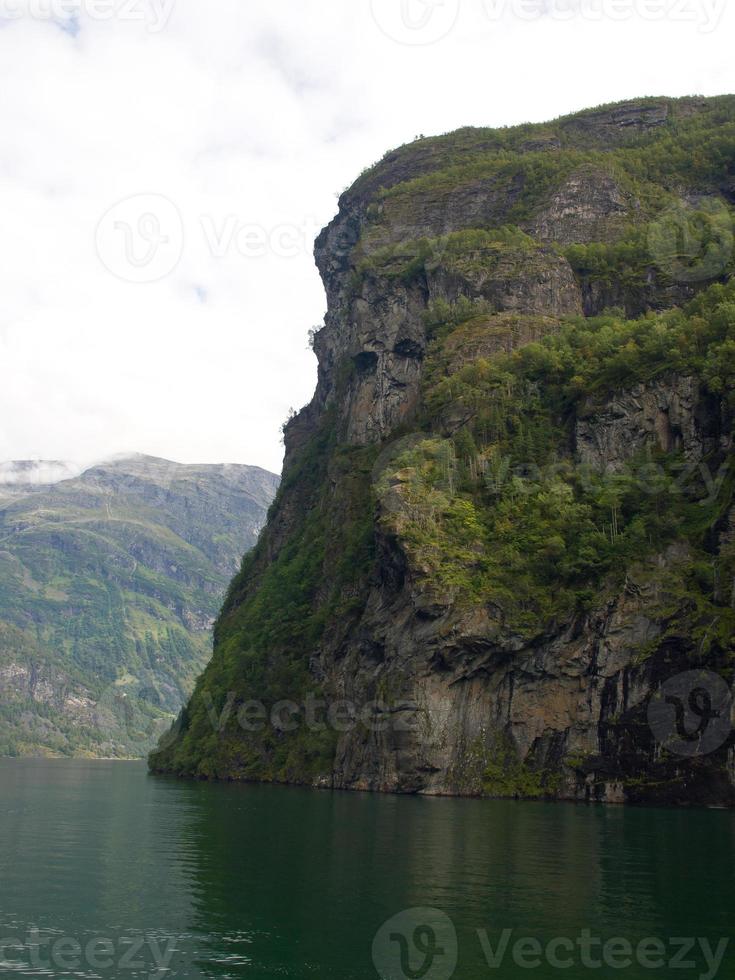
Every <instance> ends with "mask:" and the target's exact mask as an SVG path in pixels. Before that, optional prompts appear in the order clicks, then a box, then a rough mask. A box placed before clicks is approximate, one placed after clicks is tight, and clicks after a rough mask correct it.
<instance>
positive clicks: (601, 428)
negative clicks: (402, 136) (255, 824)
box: [151, 96, 735, 804]
mask: <svg viewBox="0 0 735 980" xmlns="http://www.w3.org/2000/svg"><path fill="white" fill-rule="evenodd" d="M734 203H735V97H732V96H726V97H721V98H715V99H702V98H687V99H682V100H671V99H665V98H656V99H644V100H640V101H636V102H628V103H624V104H620V105H613V106H605V107H602V108H598V109H593V110H589V111H586V112H582V113H579V114H577V115H574V116H570V117H567V118H563V119H560V120H557V121H555V122H552V123H548V124H545V125H526V126H521V127H516V128H513V129H503V130H484V129H466V130H460V131H459V132H456V133H453V134H450V135H448V136H442V137H438V138H431V139H421V140H419V141H417V142H415V143H413V144H410V145H408V146H404V147H402V148H401V149H398V150H396V151H394V152H392V153H389V154H388V155H387V156H386V157H385V159H384V160H383V161H381V162H380V163H379V164H378V165H376V166H375V167H373V168H371V169H369V170H368V171H366V172H365V173H364V174H363V175H362V176H361V177H360V178H359V179H358V181H357V182H356V183H355V185H354V186H353V187H352V188H351V189H350V190H348V191H347V192H346V193H345V194H344V195H343V197H342V198H341V200H340V209H339V214H338V215H337V217H336V218H335V219H334V221H333V222H332V223H331V224H330V226H329V227H328V228H327V229H325V231H324V232H323V233H322V235H321V236H320V238H319V239H318V241H317V245H316V260H317V264H318V267H319V269H320V272H321V275H322V278H323V280H324V285H325V288H326V291H327V296H328V302H329V310H328V314H327V317H326V322H325V326H324V328H323V329H322V330H321V331H320V332H318V333H317V334H316V336H315V338H314V347H315V351H316V354H317V356H318V360H319V376H318V386H317V389H316V393H315V395H314V399H313V401H312V402H311V404H310V405H309V406H307V407H306V408H305V409H304V410H303V411H302V412H301V413H300V414H299V415H298V416H297V417H296V418H294V419H293V420H292V421H290V423H289V425H288V426H287V429H286V448H287V456H286V465H285V471H284V478H283V481H282V484H281V487H280V490H279V493H278V497H277V501H276V504H275V506H274V508H273V511H272V514H271V518H270V521H269V524H268V527H267V529H266V531H265V532H264V534H263V536H262V537H261V539H260V541H259V543H258V545H257V547H256V548H255V550H254V551H253V552H252V553H251V555H250V556H249V557H248V558H247V559H246V561H245V563H244V565H243V569H242V571H241V573H240V574H239V576H238V577H237V578H236V579H235V580H234V582H233V584H232V586H231V587H230V591H229V594H228V597H227V600H226V602H225V605H224V608H223V611H222V613H221V616H220V618H219V620H218V623H217V625H216V628H215V653H214V658H213V660H212V662H211V664H210V665H209V666H208V668H207V670H206V672H205V673H204V675H203V677H202V678H201V679H200V680H199V682H198V683H197V686H196V689H195V692H194V695H193V697H192V699H191V701H190V703H189V705H188V706H187V708H186V709H185V710H184V711H183V712H182V715H181V716H180V718H179V720H178V722H177V724H176V726H175V727H174V729H173V730H172V732H171V733H170V735H169V736H168V737H167V738H166V739H164V741H163V742H162V743H161V747H160V749H159V751H158V752H156V753H155V754H154V755H153V756H152V758H151V767H152V769H153V770H154V771H159V772H176V773H180V774H185V775H195V776H204V777H218V778H234V779H251V780H271V781H285V782H295V783H304V784H313V785H319V786H331V787H337V788H344V789H361V790H378V791H393V792H410V793H425V794H467V795H490V796H532V797H538V796H548V797H555V798H565V799H579V800H585V799H595V800H606V801H615V802H623V801H628V802H678V803H685V802H699V803H725V804H733V803H735V762H734V761H733V760H734V759H735V739H734V738H733V735H732V719H731V713H732V688H733V666H734V661H733V656H734V653H735V651H734V649H733V628H734V627H735V508H734V507H733V499H732V494H733V483H734V482H735V481H734V478H733V467H732V449H733V442H732V438H733V412H734V411H735V283H733V281H732V279H731V276H732V272H733V262H734V253H733V241H734V238H733V204H734ZM251 702H253V703H251ZM254 702H260V705H259V704H258V703H254Z"/></svg>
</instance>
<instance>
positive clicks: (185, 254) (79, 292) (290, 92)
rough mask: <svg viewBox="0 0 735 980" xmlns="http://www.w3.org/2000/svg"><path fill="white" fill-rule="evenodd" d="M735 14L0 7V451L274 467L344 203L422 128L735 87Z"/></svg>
mask: <svg viewBox="0 0 735 980" xmlns="http://www.w3.org/2000/svg"><path fill="white" fill-rule="evenodd" d="M542 8H543V11H544V12H543V14H539V10H540V9H542ZM734 8H735V4H733V3H732V2H731V3H730V4H729V5H728V4H727V3H726V2H725V0H690V2H687V0H517V2H514V0H484V2H483V0H432V2H431V3H428V2H426V3H425V2H424V0H372V2H371V0H206V2H205V0H33V2H29V0H0V25H1V26H0V73H1V77H0V92H1V93H2V94H1V95H0V173H1V175H2V176H1V180H2V183H1V185H0V216H1V218H0V260H1V263H2V266H1V267H2V288H0V372H1V373H0V459H27V458H47V459H48V458H52V459H53V458H61V459H72V460H80V461H85V460H90V461H91V460H93V459H100V458H103V457H106V456H109V455H112V454H116V453H121V452H132V451H140V452H145V453H150V454H152V455H158V456H165V457H168V458H173V459H177V460H180V461H183V462H240V463H254V464H258V465H261V466H265V467H267V468H269V469H272V470H279V469H280V465H281V458H282V452H283V448H282V445H281V443H280V425H281V423H282V422H283V420H284V418H285V417H286V415H287V414H288V411H289V408H291V407H294V408H299V407H300V406H301V405H303V404H304V403H306V402H307V401H308V400H309V398H310V397H311V394H312V391H313V388H314V384H315V380H316V362H315V360H314V357H313V355H312V354H311V353H310V352H309V350H308V346H307V332H308V330H309V328H310V327H313V326H315V325H317V324H319V323H320V322H321V320H322V317H323V315H324V307H325V300H324V293H323V290H322V287H321V283H320V280H319V276H318V273H317V271H316V268H315V266H314V264H313V259H312V255H311V252H312V244H313V239H314V237H315V234H316V232H317V230H318V229H319V228H320V227H321V226H322V225H323V224H325V223H326V222H327V221H329V220H330V219H331V217H332V216H333V214H334V213H335V210H336V206H337V195H338V193H339V192H340V191H341V190H343V189H344V187H345V186H347V185H348V184H349V183H351V182H352V180H353V179H354V178H355V177H356V176H357V175H358V174H359V172H360V171H361V170H362V169H363V168H364V167H365V166H366V165H368V164H370V163H372V162H374V161H375V160H376V159H378V158H379V157H381V156H382V155H383V153H384V152H385V151H386V150H387V149H389V148H391V147H393V146H395V145H398V144H400V143H403V142H406V141H407V140H410V139H412V138H413V137H414V136H416V135H417V134H419V133H424V134H427V135H429V134H435V133H441V132H446V131H447V130H451V129H454V128H457V127H459V126H465V125H478V126H479V125H490V126H500V125H506V124H513V123H519V122H523V121H541V120H544V119H547V118H551V117H555V116H558V115H560V114H562V113H566V112H570V111H573V110H576V109H581V108H584V107H586V106H590V105H597V104H599V103H602V102H610V101H613V100H618V99H625V98H629V97H633V96H639V95H654V94H656V95H657V94H666V95H672V96H676V95H686V94H691V93H700V94H705V95H715V94H720V93H724V92H733V91H735V59H734V58H733V54H732V42H733V38H735V9H734Z"/></svg>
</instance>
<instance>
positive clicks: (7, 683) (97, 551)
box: [0, 456, 278, 756]
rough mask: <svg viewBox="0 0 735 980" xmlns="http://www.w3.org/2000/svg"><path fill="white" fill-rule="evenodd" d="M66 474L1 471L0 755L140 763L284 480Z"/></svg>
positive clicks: (178, 469) (163, 473) (161, 464)
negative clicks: (118, 758)
mask: <svg viewBox="0 0 735 980" xmlns="http://www.w3.org/2000/svg"><path fill="white" fill-rule="evenodd" d="M70 473H71V471H70V470H69V469H68V468H66V469H65V468H64V464H57V463H56V464H55V463H45V464H38V463H33V464H30V463H26V464H23V463H15V464H5V465H4V466H3V467H2V469H0V479H2V480H4V481H5V482H3V483H0V752H2V753H6V754H7V753H11V754H18V753H19V754H29V753H37V752H51V753H64V754H67V753H84V754H93V755H106V756H117V755H123V756H129V755H135V756H140V755H144V754H145V752H146V751H147V749H148V748H149V747H150V745H151V744H154V743H155V737H156V736H157V735H158V734H160V731H161V726H162V725H165V724H166V720H167V719H169V720H170V718H171V716H172V715H175V714H176V712H177V711H178V709H179V707H180V705H181V703H182V701H183V700H184V699H185V697H186V696H187V695H188V694H189V693H190V691H191V688H192V685H193V682H194V679H195V677H196V676H197V674H198V673H199V672H200V671H201V669H202V668H203V666H204V664H205V663H206V661H207V659H208V657H209V653H210V643H211V639H210V637H211V634H210V627H211V623H212V621H213V619H214V616H215V615H216V612H217V609H218V607H219V604H220V602H221V598H222V594H223V592H224V590H225V586H226V583H227V581H228V579H229V578H230V577H231V575H232V574H233V572H234V571H235V570H236V569H237V566H238V563H239V560H240V556H241V554H242V552H243V551H245V550H247V549H248V548H250V547H252V545H254V544H255V541H256V539H257V536H258V533H259V531H260V528H261V527H262V525H263V524H264V522H265V516H266V512H267V509H268V506H269V504H270V502H271V500H272V498H273V495H274V493H275V490H276V486H277V483H278V481H277V478H276V477H275V476H273V475H272V474H270V473H267V472H265V471H264V470H259V469H257V468H255V467H247V466H185V465H180V464H177V463H170V462H168V461H166V460H158V459H153V458H151V457H145V456H138V457H132V458H129V459H118V460H115V461H112V462H109V463H105V464H101V465H98V466H94V467H92V468H90V469H87V470H86V471H85V472H83V473H82V474H80V475H78V476H74V475H70ZM47 479H56V480H58V481H59V482H54V483H44V482H43V481H44V480H47Z"/></svg>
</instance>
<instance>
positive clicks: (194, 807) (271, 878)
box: [0, 761, 735, 980]
mask: <svg viewBox="0 0 735 980" xmlns="http://www.w3.org/2000/svg"><path fill="white" fill-rule="evenodd" d="M734 833H735V815H734V814H732V813H729V812H716V811H706V810H701V811H695V810H692V811H675V810H622V809H604V808H586V807H575V806H566V805H544V804H519V803H490V802H479V801H470V800H434V799H420V798H396V797H376V796H369V795H352V794H341V793H337V794H332V793H323V792H311V791H307V790H298V789H282V788H275V787H245V786H217V785H207V784H201V783H186V782H178V781H175V780H167V779H152V778H150V777H148V776H147V774H146V772H145V768H144V767H142V766H139V765H126V764H122V763H109V764H108V763H84V762H56V761H54V762H16V761H12V762H11V761H0V837H1V838H2V840H3V843H4V845H5V846H4V847H3V848H0V880H2V886H3V887H2V892H1V893H0V939H1V938H2V937H3V936H8V937H13V936H20V935H25V936H26V937H27V933H28V930H29V929H31V928H32V927H37V928H38V929H39V930H41V933H42V935H43V936H44V938H45V939H48V940H49V941H50V940H51V939H58V938H60V937H67V938H68V937H71V938H72V939H74V940H75V941H77V942H78V944H79V946H80V947H82V948H83V951H84V949H86V947H87V946H88V944H89V943H90V942H91V941H92V940H95V939H96V940H108V941H109V943H110V944H111V945H112V947H113V952H114V956H113V962H112V964H111V965H110V966H107V967H104V966H99V965H96V964H94V963H90V962H89V961H88V958H87V959H86V960H85V955H82V957H81V962H80V963H79V965H78V967H77V968H75V969H73V970H69V971H68V972H65V971H63V970H60V969H58V968H57V969H55V970H54V969H51V968H46V969H45V970H44V969H43V968H40V969H39V968H32V964H31V965H30V966H28V968H23V969H20V968H19V965H18V964H20V963H21V960H22V956H21V955H20V952H19V950H17V949H14V948H11V949H10V950H9V952H8V953H7V956H6V958H5V965H4V966H0V976H2V977H5V976H17V975H34V976H39V975H46V976H64V977H65V976H75V977H90V978H91V977H104V978H108V977H109V978H113V977H115V978H117V977H120V976H125V977H129V978H131V980H137V978H138V977H141V978H142V977H147V978H148V977H149V976H150V975H151V973H152V972H153V968H154V966H155V965H156V962H155V959H156V956H157V955H158V953H157V949H158V952H159V953H160V951H163V952H164V953H165V954H166V955H170V956H171V959H170V961H169V960H166V965H170V966H171V968H172V969H171V971H170V972H169V973H162V974H159V976H161V977H163V976H172V975H173V976H176V977H182V978H192V980H196V978H199V977H210V978H215V977H219V978H222V977H238V978H239V977H247V978H252V980H260V978H273V977H299V978H302V977H308V976H314V977H319V978H320V980H331V978H335V980H337V978H339V980H352V978H354V980H363V978H365V980H368V978H374V977H375V976H376V971H375V968H374V966H373V962H372V943H373V937H374V936H375V935H376V933H377V932H378V930H379V929H380V927H381V925H382V924H383V923H384V922H386V920H389V919H391V918H393V917H394V916H396V915H397V914H398V913H401V912H402V911H403V910H406V909H413V908H427V907H428V908H432V909H438V910H441V911H442V912H443V913H445V914H446V915H448V916H449V918H450V919H451V923H452V924H453V926H454V927H455V928H456V933H457V948H458V957H459V965H458V968H457V972H456V976H457V977H461V978H463V980H475V978H479V977H487V976H489V975H493V971H489V968H488V965H487V962H486V960H485V958H484V955H483V948H482V945H481V942H480V939H479V938H478V930H485V931H486V938H487V939H488V941H489V942H490V943H491V945H492V947H493V948H496V947H497V946H498V943H499V942H500V940H501V938H502V934H503V930H512V935H511V939H510V940H509V947H508V948H509V949H512V945H513V943H514V942H515V940H516V939H518V938H521V937H532V938H535V939H536V940H538V941H540V942H541V944H542V945H543V946H544V947H545V945H546V943H548V942H549V941H550V940H552V939H554V938H556V937H568V938H569V939H571V940H576V939H577V937H579V936H580V934H581V932H582V930H585V929H586V930H590V932H591V933H592V934H594V935H595V936H597V937H599V938H600V940H601V941H602V940H604V939H610V938H614V937H623V938H624V939H626V940H627V941H628V942H629V943H631V944H635V943H637V942H638V941H639V940H640V939H644V938H646V937H658V938H659V939H661V940H662V941H668V940H669V939H671V938H672V937H677V936H682V937H685V936H692V937H708V938H709V939H710V940H711V942H712V946H713V948H716V947H717V944H718V942H719V941H720V939H722V938H723V937H728V938H729V936H730V934H731V928H732V927H731V921H732V913H733V901H732V897H731V891H732V889H731V881H732V876H733V871H735V836H734ZM411 939H412V936H411V935H410V934H408V935H407V938H406V944H408V945H410V941H411ZM141 941H144V942H145V943H147V944H148V945H147V946H145V947H144V949H143V954H144V962H143V963H142V964H141V965H140V966H139V967H133V968H131V969H125V970H123V969H121V967H120V958H121V956H122V955H123V952H122V951H124V950H127V951H128V952H129V951H130V948H131V946H132V945H134V944H135V943H136V942H141ZM156 944H158V946H157V945H156ZM24 945H25V951H24V955H25V956H26V957H27V956H28V955H29V942H28V940H27V938H26V939H25V941H24ZM44 948H45V950H46V951H48V949H49V948H50V947H49V946H46V947H44ZM733 952H735V951H734V950H729V951H728V954H727V955H728V958H727V959H726V961H725V963H724V965H723V966H722V967H721V970H720V973H719V975H720V976H726V975H728V971H732V968H733V966H735V959H733ZM399 954H400V949H399V946H398V945H396V949H395V955H396V957H397V959H396V964H397V965H396V970H397V971H398V972H396V977H397V978H400V977H401V975H402V974H401V960H400V956H399ZM3 955H5V954H2V953H1V951H0V960H2V959H3ZM391 955H393V952H391ZM11 961H12V962H11ZM696 967H697V968H696V969H689V970H686V969H685V970H681V971H677V974H676V975H677V976H678V975H681V976H682V977H686V976H692V977H693V976H700V975H701V974H703V973H706V968H704V967H703V964H702V960H701V957H700V959H699V960H698V961H697V962H696ZM494 972H495V975H498V976H502V977H511V978H512V977H522V976H526V975H527V972H528V971H527V970H524V969H521V968H520V967H517V966H515V965H514V963H513V961H512V958H511V956H510V953H508V955H507V957H506V960H505V961H504V962H503V965H502V969H500V970H496V971H494ZM533 972H534V975H535V976H537V977H544V978H545V977H552V976H558V973H559V971H558V969H556V970H555V969H553V968H552V967H551V966H550V965H549V964H548V963H547V962H542V963H541V965H540V966H539V967H538V968H536V969H535V970H534V971H533ZM659 972H661V971H659ZM663 973H664V975H666V973H667V971H666V970H664V971H663ZM403 975H404V976H405V975H407V974H405V973H403ZM428 975H429V976H430V977H431V980H433V976H434V975H433V974H431V973H430V974H428ZM570 975H574V976H580V975H585V971H584V970H583V969H582V968H581V967H578V969H577V970H571V972H570ZM595 975H596V976H598V977H608V976H620V975H621V971H620V970H612V969H611V970H606V969H604V968H603V969H600V970H597V971H595ZM623 975H624V976H630V977H637V976H640V975H643V976H650V970H643V971H641V970H639V969H637V968H636V967H635V966H634V967H632V968H631V969H629V970H628V971H627V972H623ZM436 976H440V973H436Z"/></svg>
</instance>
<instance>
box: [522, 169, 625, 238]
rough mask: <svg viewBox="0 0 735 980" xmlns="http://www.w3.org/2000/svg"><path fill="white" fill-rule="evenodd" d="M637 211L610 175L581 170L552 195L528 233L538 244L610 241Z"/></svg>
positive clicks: (602, 172)
mask: <svg viewBox="0 0 735 980" xmlns="http://www.w3.org/2000/svg"><path fill="white" fill-rule="evenodd" d="M639 208H640V203H639V202H637V201H635V200H634V199H632V198H631V195H630V194H625V193H623V191H622V190H621V188H620V187H619V186H618V183H617V182H616V180H615V179H614V178H613V177H612V176H611V175H610V174H606V173H605V172H604V171H599V170H597V171H595V170H585V171H581V172H577V173H574V174H572V176H571V177H570V178H569V180H567V181H566V183H565V184H564V185H563V186H562V187H560V188H559V190H558V191H556V192H555V193H554V195H553V196H552V198H551V200H550V201H549V203H548V205H547V206H546V207H545V208H544V210H543V211H542V212H541V213H540V214H539V215H537V217H536V219H535V221H534V225H533V229H532V232H533V234H534V235H535V236H536V237H537V238H539V239H540V240H541V241H544V242H559V243H560V244H561V245H572V244H574V243H582V244H587V243H588V242H606V241H612V240H614V239H616V238H618V237H619V236H620V234H621V232H622V231H623V229H624V227H625V224H626V221H630V219H631V217H632V216H633V215H634V214H635V212H636V210H637V209H639Z"/></svg>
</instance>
